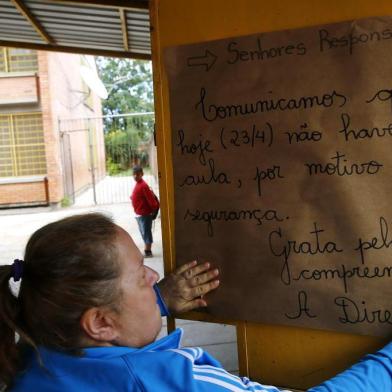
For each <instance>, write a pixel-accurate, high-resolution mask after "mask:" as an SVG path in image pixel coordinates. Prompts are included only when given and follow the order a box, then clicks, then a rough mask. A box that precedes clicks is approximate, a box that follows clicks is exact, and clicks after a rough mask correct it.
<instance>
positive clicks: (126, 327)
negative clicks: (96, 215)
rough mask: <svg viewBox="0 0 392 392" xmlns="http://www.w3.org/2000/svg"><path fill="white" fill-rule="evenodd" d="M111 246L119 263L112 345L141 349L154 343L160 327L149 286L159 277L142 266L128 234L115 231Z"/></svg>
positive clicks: (158, 314)
mask: <svg viewBox="0 0 392 392" xmlns="http://www.w3.org/2000/svg"><path fill="white" fill-rule="evenodd" d="M115 246H116V248H117V252H118V261H119V263H120V268H121V275H120V283H119V284H120V289H121V295H120V300H119V301H120V304H119V314H118V315H117V317H116V324H117V330H118V338H117V339H116V341H115V344H116V345H120V346H129V347H142V346H145V345H146V344H149V343H151V342H153V341H154V340H155V338H156V337H157V335H158V333H159V332H160V330H161V327H162V319H161V315H160V310H159V307H158V305H157V298H156V295H155V292H154V289H153V285H154V284H155V283H156V282H157V280H158V279H159V275H158V273H157V272H156V271H154V270H153V269H151V268H149V267H146V266H145V265H144V260H143V256H142V254H141V253H140V251H139V249H138V248H137V247H136V245H135V243H134V242H133V240H132V238H131V237H130V236H129V234H128V233H127V232H126V231H124V230H123V229H121V228H120V227H119V228H118V234H117V239H116V241H115Z"/></svg>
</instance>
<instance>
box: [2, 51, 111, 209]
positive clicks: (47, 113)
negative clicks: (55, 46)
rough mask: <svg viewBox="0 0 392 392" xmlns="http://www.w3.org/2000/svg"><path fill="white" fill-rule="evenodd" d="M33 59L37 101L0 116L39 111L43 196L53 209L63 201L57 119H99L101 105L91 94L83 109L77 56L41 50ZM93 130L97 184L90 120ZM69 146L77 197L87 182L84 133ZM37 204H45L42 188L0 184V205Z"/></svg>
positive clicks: (101, 167) (99, 136) (101, 166)
mask: <svg viewBox="0 0 392 392" xmlns="http://www.w3.org/2000/svg"><path fill="white" fill-rule="evenodd" d="M37 55H38V90H39V102H38V103H36V104H35V105H29V106H23V105H20V104H18V105H7V106H3V107H0V112H3V113H7V112H8V113H14V112H21V111H23V112H29V111H35V112H36V111H41V112H42V120H43V130H44V141H45V154H46V164H47V178H48V184H49V197H50V203H51V204H57V203H59V202H61V200H62V199H63V197H64V167H63V165H64V159H63V148H62V140H61V134H60V129H59V119H64V118H71V117H72V118H81V117H97V116H101V114H102V110H101V101H100V99H99V98H98V97H97V96H96V95H94V94H93V107H92V108H88V107H87V106H86V105H85V104H84V97H83V94H81V91H82V90H83V88H82V79H81V77H80V65H81V58H80V56H79V55H74V54H68V53H54V52H43V51H38V52H37ZM19 80H20V78H19ZM6 83H7V84H8V85H9V86H12V85H13V83H17V79H16V78H11V77H10V78H6ZM26 86H27V85H26ZM27 87H31V86H30V85H29V86H27ZM10 89H11V90H10V91H13V92H14V95H15V94H16V95H17V89H14V90H12V87H10ZM19 90H20V89H19ZM20 91H21V92H22V91H23V90H20ZM16 99H17V97H16ZM92 121H94V120H92ZM95 128H96V137H95V140H96V143H97V147H98V148H97V157H98V165H97V178H98V179H99V178H101V177H102V176H104V175H105V151H104V140H103V130H102V122H101V121H95ZM71 147H72V166H73V170H74V173H73V180H74V185H75V192H77V191H78V190H81V189H84V188H86V186H88V185H89V184H90V183H91V172H90V171H89V167H90V163H89V160H88V157H89V152H88V135H87V132H86V131H81V132H73V133H72V134H71ZM42 201H45V187H44V186H43V183H42V184H40V183H17V184H9V183H7V184H1V182H0V205H6V204H9V205H15V204H37V203H42Z"/></svg>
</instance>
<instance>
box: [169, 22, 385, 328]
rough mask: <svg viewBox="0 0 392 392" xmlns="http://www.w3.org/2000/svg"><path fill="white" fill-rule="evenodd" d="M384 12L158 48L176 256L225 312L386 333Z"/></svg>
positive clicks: (216, 311)
mask: <svg viewBox="0 0 392 392" xmlns="http://www.w3.org/2000/svg"><path fill="white" fill-rule="evenodd" d="M390 53H392V18H391V17H379V18H371V19H364V20H356V21H350V22H344V23H338V24H332V25H325V26H318V27H312V28H304V29H298V30H288V31H280V32H271V33H260V34H254V35H251V36H244V37H235V38H229V39H222V40H217V41H211V42H203V43H198V44H194V45H186V46H179V47H173V48H168V49H167V50H166V52H165V62H166V69H167V74H168V78H169V88H170V110H171V126H172V151H173V165H174V196H175V241H176V259H177V260H178V264H182V263H184V262H185V261H188V260H191V259H195V258H196V259H199V260H209V261H212V262H213V263H214V264H216V265H217V266H218V267H219V268H220V271H221V282H222V284H221V287H220V289H219V290H217V291H216V292H214V293H213V294H212V295H210V297H209V303H210V308H209V309H210V311H211V312H212V313H213V314H215V315H217V316H221V317H224V318H230V319H237V320H250V321H256V322H263V323H278V324H286V325H295V326H304V327H309V328H321V329H330V330H337V331H346V332H353V333H360V334H370V335H386V334H388V333H390V332H391V331H392V284H391V283H392V202H391V195H392V61H391V55H390Z"/></svg>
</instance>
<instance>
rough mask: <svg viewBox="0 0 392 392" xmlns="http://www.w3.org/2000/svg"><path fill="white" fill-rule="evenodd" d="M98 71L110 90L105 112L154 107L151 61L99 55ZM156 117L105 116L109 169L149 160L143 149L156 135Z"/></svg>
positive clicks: (147, 109) (103, 107) (123, 112)
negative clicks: (154, 118)
mask: <svg viewBox="0 0 392 392" xmlns="http://www.w3.org/2000/svg"><path fill="white" fill-rule="evenodd" d="M96 63H97V68H98V74H99V77H100V79H101V80H102V82H103V83H104V85H105V86H106V88H107V90H108V98H107V99H105V100H103V101H102V111H103V113H104V115H109V116H110V115H121V114H124V115H125V114H129V113H145V112H152V111H153V110H154V102H153V86H152V72H151V62H150V61H143V60H130V59H117V58H106V57H97V58H96ZM153 126H154V124H153V116H151V115H150V116H137V117H129V116H124V117H112V118H110V117H109V118H105V120H104V130H105V146H106V154H107V162H108V167H110V168H111V169H109V172H112V173H114V172H115V171H121V170H125V169H126V168H127V167H129V164H130V163H131V162H132V161H143V160H146V154H147V153H146V151H145V150H143V149H140V148H139V146H140V145H141V144H146V142H147V141H148V140H150V139H151V137H152V134H153Z"/></svg>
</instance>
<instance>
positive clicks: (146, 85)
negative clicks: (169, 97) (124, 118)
mask: <svg viewBox="0 0 392 392" xmlns="http://www.w3.org/2000/svg"><path fill="white" fill-rule="evenodd" d="M96 62H97V67H98V73H99V77H100V78H101V80H102V82H103V84H104V85H105V86H106V88H107V90H108V93H109V96H108V98H107V99H105V100H104V101H103V102H102V110H103V113H104V114H105V115H113V114H125V113H135V112H137V113H140V112H141V113H144V112H152V111H153V110H154V98H153V87H152V72H151V61H143V60H130V59H117V58H107V57H97V59H96Z"/></svg>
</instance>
